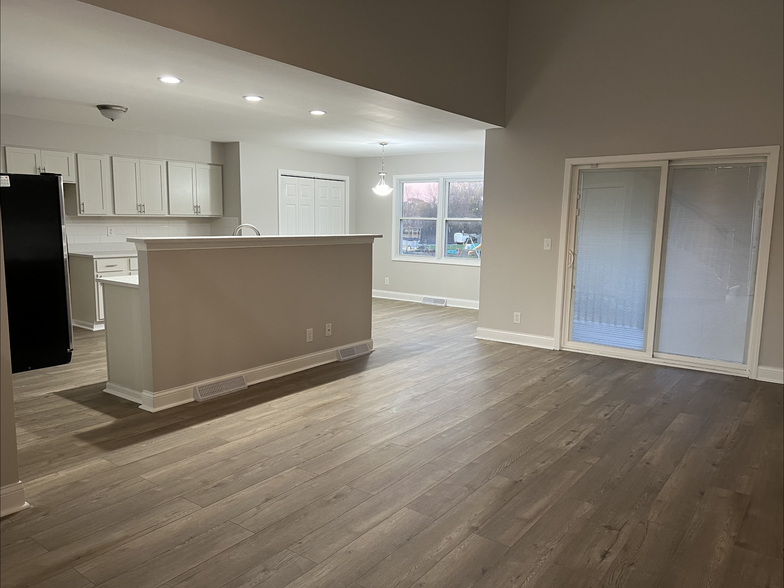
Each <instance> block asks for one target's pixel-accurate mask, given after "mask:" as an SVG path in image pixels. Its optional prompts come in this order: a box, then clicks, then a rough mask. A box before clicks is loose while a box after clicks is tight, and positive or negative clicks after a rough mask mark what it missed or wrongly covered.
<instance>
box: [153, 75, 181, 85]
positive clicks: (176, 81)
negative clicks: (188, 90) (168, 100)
mask: <svg viewBox="0 0 784 588" xmlns="http://www.w3.org/2000/svg"><path fill="white" fill-rule="evenodd" d="M158 79H159V80H160V81H162V82H163V83H164V84H179V83H182V80H181V79H180V78H178V77H175V76H161V77H159V78H158Z"/></svg>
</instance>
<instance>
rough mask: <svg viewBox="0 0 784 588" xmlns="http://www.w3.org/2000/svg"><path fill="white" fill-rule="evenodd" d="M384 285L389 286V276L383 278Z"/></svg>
mask: <svg viewBox="0 0 784 588" xmlns="http://www.w3.org/2000/svg"><path fill="white" fill-rule="evenodd" d="M384 285H385V286H389V278H384Z"/></svg>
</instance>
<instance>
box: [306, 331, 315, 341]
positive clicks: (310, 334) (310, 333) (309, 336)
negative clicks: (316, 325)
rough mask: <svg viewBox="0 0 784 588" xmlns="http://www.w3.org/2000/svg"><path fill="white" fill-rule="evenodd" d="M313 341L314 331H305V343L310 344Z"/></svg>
mask: <svg viewBox="0 0 784 588" xmlns="http://www.w3.org/2000/svg"><path fill="white" fill-rule="evenodd" d="M311 341H313V329H308V330H307V331H305V343H310V342H311Z"/></svg>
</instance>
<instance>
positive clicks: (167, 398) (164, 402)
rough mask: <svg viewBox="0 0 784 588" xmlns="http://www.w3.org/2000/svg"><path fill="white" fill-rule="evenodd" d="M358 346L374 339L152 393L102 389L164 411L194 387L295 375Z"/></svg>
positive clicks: (189, 397)
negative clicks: (241, 378) (230, 380)
mask: <svg viewBox="0 0 784 588" xmlns="http://www.w3.org/2000/svg"><path fill="white" fill-rule="evenodd" d="M360 345H367V346H368V348H369V349H370V350H371V351H372V350H373V339H367V340H366V341H357V342H355V343H347V344H346V345H340V346H339V347H332V348H330V349H325V350H324V351H317V352H315V353H309V354H307V355H300V356H299V357H293V358H291V359H285V360H283V361H278V362H275V363H270V364H267V365H263V366H257V367H253V368H250V369H247V370H242V371H239V372H235V373H232V374H225V375H223V376H220V377H218V378H210V379H207V380H201V381H199V382H192V383H189V384H185V385H184V386H177V387H176V388H170V389H169V390H160V391H157V392H151V391H150V390H132V389H130V388H126V387H123V386H119V385H117V384H113V383H111V382H107V383H106V388H105V389H104V392H106V393H107V394H112V395H114V396H119V397H120V398H124V399H126V400H130V401H132V402H138V403H139V408H141V409H142V410H146V411H147V412H159V411H161V410H166V409H167V408H173V407H175V406H179V405H181V404H187V403H189V402H193V401H194V389H195V388H196V387H197V386H205V385H208V384H213V383H215V382H220V381H222V380H226V379H229V378H234V377H238V376H243V377H244V378H245V382H246V383H247V384H248V386H251V385H253V384H258V383H260V382H266V381H267V380H273V379H275V378H281V377H283V376H288V375H289V374H294V373H296V372H301V371H304V370H309V369H311V368H314V367H318V366H321V365H325V364H328V363H332V362H334V361H338V350H339V349H344V348H346V347H357V346H360Z"/></svg>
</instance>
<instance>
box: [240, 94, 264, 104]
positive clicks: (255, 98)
mask: <svg viewBox="0 0 784 588" xmlns="http://www.w3.org/2000/svg"><path fill="white" fill-rule="evenodd" d="M243 98H245V100H247V101H248V102H261V101H262V100H264V96H256V95H255V94H248V95H247V96H243Z"/></svg>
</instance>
